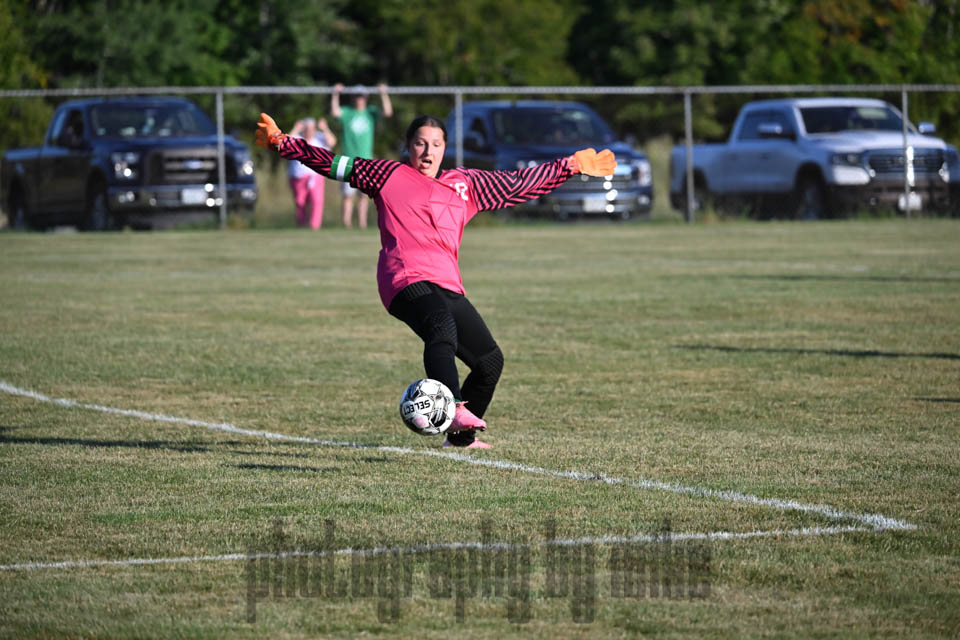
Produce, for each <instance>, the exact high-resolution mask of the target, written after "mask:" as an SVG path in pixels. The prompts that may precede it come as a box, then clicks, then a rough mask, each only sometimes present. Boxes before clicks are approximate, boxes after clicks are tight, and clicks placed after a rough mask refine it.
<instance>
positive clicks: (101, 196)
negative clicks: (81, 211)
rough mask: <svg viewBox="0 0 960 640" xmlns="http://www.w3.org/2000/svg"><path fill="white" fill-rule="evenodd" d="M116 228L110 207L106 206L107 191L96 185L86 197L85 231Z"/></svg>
mask: <svg viewBox="0 0 960 640" xmlns="http://www.w3.org/2000/svg"><path fill="white" fill-rule="evenodd" d="M115 228H116V225H115V223H114V219H113V216H112V215H111V214H110V208H109V207H108V206H107V192H106V191H105V190H104V188H103V187H96V188H94V189H93V192H92V193H91V194H90V195H89V196H88V197H87V216H86V220H85V221H84V229H86V230H87V231H112V230H113V229H115Z"/></svg>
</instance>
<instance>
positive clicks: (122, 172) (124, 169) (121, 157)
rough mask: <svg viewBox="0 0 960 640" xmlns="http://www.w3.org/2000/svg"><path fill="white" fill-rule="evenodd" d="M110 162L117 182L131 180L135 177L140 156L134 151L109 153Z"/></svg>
mask: <svg viewBox="0 0 960 640" xmlns="http://www.w3.org/2000/svg"><path fill="white" fill-rule="evenodd" d="M110 162H112V163H113V173H114V175H115V176H116V177H117V179H118V180H133V179H134V178H136V177H137V165H138V164H140V154H139V153H137V152H136V151H124V152H121V153H111V154H110Z"/></svg>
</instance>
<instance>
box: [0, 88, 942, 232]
mask: <svg viewBox="0 0 960 640" xmlns="http://www.w3.org/2000/svg"><path fill="white" fill-rule="evenodd" d="M369 89H370V90H371V92H373V90H374V88H369ZM332 93H333V88H332V87H330V86H316V87H292V86H287V87H257V86H243V87H128V88H110V89H54V90H8V91H0V98H2V99H16V98H42V99H44V100H46V101H54V100H57V99H68V98H82V97H111V96H114V97H119V96H158V95H175V96H191V97H194V98H195V99H198V100H211V99H212V101H213V110H214V111H215V114H216V125H217V139H218V144H217V153H218V158H219V162H218V163H217V166H218V173H219V175H218V180H219V193H226V186H227V185H226V175H225V167H226V163H225V161H224V155H225V145H224V136H225V131H227V130H228V129H230V128H239V129H242V130H244V131H250V130H252V129H253V126H252V123H251V122H250V121H247V120H244V121H243V122H242V123H241V122H237V123H232V122H231V123H228V122H226V117H225V106H224V105H225V101H228V100H233V99H241V100H244V101H247V102H251V101H252V102H256V103H274V104H275V103H276V102H277V99H278V98H284V99H285V100H294V99H297V98H299V99H301V101H302V99H304V98H314V99H315V98H316V97H317V96H329V95H331V94H332ZM389 93H390V95H391V96H393V97H402V98H407V99H408V100H409V102H410V105H412V106H411V107H410V108H407V109H404V108H400V109H399V110H398V111H399V112H400V113H401V116H402V115H405V113H404V112H406V114H412V113H420V112H422V110H421V109H419V108H418V106H419V105H423V104H429V105H430V106H431V107H433V108H437V105H442V104H443V103H446V104H447V105H449V106H448V108H449V109H450V110H451V111H450V113H451V115H453V114H455V115H456V118H455V127H454V129H453V130H452V131H450V135H451V138H452V143H453V146H454V149H455V152H456V161H457V165H458V166H459V165H462V164H463V159H464V131H463V126H462V123H463V105H464V101H465V99H469V98H477V99H479V98H484V99H488V98H492V97H498V98H502V99H508V100H518V99H524V98H540V99H546V98H554V99H558V98H565V99H577V100H581V101H584V102H588V103H592V104H593V106H595V107H597V110H598V111H600V112H601V113H603V114H605V115H608V116H609V113H610V112H611V110H612V107H611V106H610V104H611V103H613V102H614V101H615V102H616V107H617V108H618V109H620V110H621V111H623V112H626V113H628V114H629V113H637V112H638V111H643V110H644V108H645V105H650V106H651V108H650V109H649V110H650V111H651V112H653V115H652V116H648V117H646V118H644V122H645V123H646V127H647V130H646V131H644V132H640V131H623V130H622V128H621V131H620V133H621V134H623V136H624V137H625V138H626V139H628V140H632V141H640V142H642V141H644V140H646V139H648V138H650V137H652V136H653V135H654V134H655V133H656V132H657V131H660V130H662V131H673V132H679V136H682V140H683V144H682V145H681V146H683V147H685V153H684V159H685V173H686V175H685V188H684V190H685V193H686V194H693V193H694V192H695V184H694V149H693V146H694V140H695V139H697V138H701V139H702V138H708V139H709V138H714V139H717V138H719V137H720V136H719V135H718V134H717V126H716V122H714V126H712V127H705V128H706V129H709V130H708V131H705V132H703V133H701V132H699V131H698V130H697V128H696V127H695V123H696V122H698V120H699V119H698V115H699V113H698V103H697V99H698V98H699V99H702V98H704V97H712V98H713V99H714V100H723V101H725V103H726V104H727V109H726V110H724V109H722V108H721V109H718V108H717V106H716V104H715V103H711V105H710V107H709V109H710V111H711V113H712V114H713V115H716V114H718V113H719V114H720V116H721V117H723V116H724V115H725V119H726V120H727V122H725V123H724V124H721V125H720V126H721V127H724V126H725V127H726V128H727V130H729V127H730V126H731V125H732V124H733V118H734V117H735V111H733V110H731V108H730V106H731V105H732V106H734V107H737V106H738V105H742V104H745V103H746V102H748V101H750V100H752V99H755V98H757V97H774V96H780V97H786V96H798V97H799V96H815V95H819V96H827V95H837V96H851V95H858V96H869V97H880V98H884V99H885V100H887V101H888V102H891V103H893V104H895V105H897V104H898V106H899V110H900V111H901V113H902V114H903V121H904V122H903V131H902V151H903V158H904V159H905V160H906V161H905V162H903V197H904V202H905V203H908V202H910V199H909V196H910V192H911V182H912V175H911V174H912V166H911V165H910V162H909V160H908V159H909V158H910V155H909V144H908V129H907V121H908V120H909V119H910V116H911V100H913V101H915V102H916V101H917V96H930V95H934V96H936V95H944V94H960V85H958V84H937V85H916V84H913V85H894V84H864V85H751V86H718V87H644V86H631V87H573V86H562V87H561V86H557V87H503V86H501V87H497V86H486V87H467V86H444V87H436V86H407V87H390V88H389ZM654 101H655V102H656V104H655V105H654ZM920 102H923V101H920ZM950 102H951V103H956V102H957V101H956V100H951V101H950ZM395 104H396V103H395ZM664 105H666V106H664ZM395 108H396V107H395ZM237 111H238V113H239V112H244V111H243V110H242V109H241V110H237ZM247 111H249V109H247ZM948 111H949V110H948ZM948 111H941V113H940V119H941V120H943V121H944V122H960V117H958V116H960V113H953V112H952V111H949V112H948ZM441 115H442V114H441ZM243 117H244V118H247V117H248V115H247V113H246V112H244V116H243ZM678 117H679V118H682V124H680V123H678V122H677V119H678ZM920 117H921V118H922V117H924V116H923V114H920ZM625 120H629V116H627V117H625ZM231 124H235V125H237V126H236V127H230V126H228V125H231ZM393 133H394V134H396V135H394V136H393V137H394V138H399V132H398V131H396V130H395V131H394V132H393ZM679 136H678V137H679ZM958 174H960V171H958ZM659 182H660V183H663V184H658V185H657V190H658V192H659V193H660V194H664V193H665V192H666V191H667V189H668V187H667V186H666V184H665V183H666V182H667V181H666V180H664V176H662V175H661V176H660V177H659ZM658 197H666V196H663V195H661V196H658ZM683 206H684V207H685V210H684V211H683V214H684V217H685V220H686V221H687V222H694V221H695V215H696V210H695V198H693V197H686V198H684V199H683ZM904 211H905V213H906V214H907V215H909V213H910V207H909V206H905V207H904ZM219 220H220V224H221V226H225V225H226V221H227V202H226V198H223V199H222V200H221V201H220V204H219Z"/></svg>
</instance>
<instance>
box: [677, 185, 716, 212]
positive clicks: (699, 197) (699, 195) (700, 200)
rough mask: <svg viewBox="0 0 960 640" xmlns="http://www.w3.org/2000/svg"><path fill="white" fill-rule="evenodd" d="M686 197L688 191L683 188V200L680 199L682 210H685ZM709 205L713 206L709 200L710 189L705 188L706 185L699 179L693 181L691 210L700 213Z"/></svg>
mask: <svg viewBox="0 0 960 640" xmlns="http://www.w3.org/2000/svg"><path fill="white" fill-rule="evenodd" d="M687 197H688V193H687V190H686V188H684V190H683V200H682V201H681V204H682V205H683V211H686V210H687ZM711 207H713V202H712V201H711V197H710V191H708V190H707V185H705V184H703V182H702V181H700V180H697V181H695V182H694V183H693V212H694V213H702V212H703V211H705V210H707V209H709V208H711Z"/></svg>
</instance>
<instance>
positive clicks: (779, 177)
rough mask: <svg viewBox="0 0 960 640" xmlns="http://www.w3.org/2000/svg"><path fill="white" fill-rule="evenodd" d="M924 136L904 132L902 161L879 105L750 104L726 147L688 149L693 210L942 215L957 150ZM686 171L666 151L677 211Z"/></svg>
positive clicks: (884, 106)
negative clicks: (737, 207)
mask: <svg viewBox="0 0 960 640" xmlns="http://www.w3.org/2000/svg"><path fill="white" fill-rule="evenodd" d="M933 133H935V129H934V126H933V125H932V124H930V123H920V125H919V127H914V126H913V125H912V124H910V123H907V140H906V145H907V148H906V154H904V135H903V118H902V117H901V114H900V112H899V111H898V110H897V109H895V108H894V107H893V106H891V105H890V104H888V103H886V102H884V101H882V100H875V99H868V98H792V99H780V100H760V101H756V102H750V103H747V104H746V105H745V106H744V107H743V108H742V109H741V110H740V115H739V116H738V117H737V120H736V122H735V123H734V126H733V130H732V132H731V134H730V138H729V140H728V141H727V142H726V143H721V144H701V145H695V146H694V147H693V173H694V199H693V203H692V204H693V208H694V209H699V208H701V207H703V206H704V205H705V203H707V202H713V203H715V204H716V205H717V206H718V207H719V208H731V205H744V204H746V205H748V206H756V205H757V203H759V206H760V207H761V214H762V215H769V214H771V213H773V214H781V215H786V216H787V217H796V218H804V219H811V218H821V217H831V216H837V215H842V214H843V213H845V212H848V211H857V210H869V209H880V208H886V209H894V208H896V209H899V210H901V211H905V210H912V209H938V210H946V209H947V208H948V207H949V206H950V195H949V194H950V187H951V178H950V174H951V170H952V165H955V164H957V161H958V158H957V150H956V148H955V147H952V146H951V145H948V144H946V143H945V142H944V141H943V140H941V139H939V138H936V137H934V136H933V135H932V134H933ZM686 170H687V159H686V148H685V147H684V146H677V147H674V149H673V152H672V155H671V160H670V201H671V204H672V205H673V206H674V207H675V208H677V209H680V210H685V209H686V202H687V177H686ZM954 175H956V172H955V171H954ZM905 180H907V181H908V182H909V191H907V190H906V189H905Z"/></svg>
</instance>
